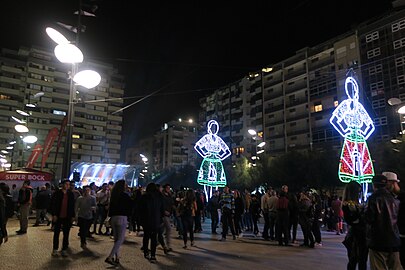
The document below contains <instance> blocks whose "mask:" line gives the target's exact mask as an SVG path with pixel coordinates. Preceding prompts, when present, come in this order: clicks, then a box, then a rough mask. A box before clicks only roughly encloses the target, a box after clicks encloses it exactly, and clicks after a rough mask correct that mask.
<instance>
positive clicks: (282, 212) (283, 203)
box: [276, 191, 289, 246]
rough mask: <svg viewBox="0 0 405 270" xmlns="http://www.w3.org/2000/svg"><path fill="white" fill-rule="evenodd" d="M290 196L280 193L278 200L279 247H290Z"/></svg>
mask: <svg viewBox="0 0 405 270" xmlns="http://www.w3.org/2000/svg"><path fill="white" fill-rule="evenodd" d="M287 196H288V194H287V193H285V192H284V191H281V192H280V197H279V198H278V200H277V204H276V211H277V218H276V223H277V225H276V226H277V230H276V232H277V236H276V238H277V241H278V245H279V246H282V245H283V244H284V245H286V246H288V236H289V231H288V225H289V212H288V204H289V200H288V197H287Z"/></svg>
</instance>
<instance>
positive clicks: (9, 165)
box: [3, 163, 11, 168]
mask: <svg viewBox="0 0 405 270" xmlns="http://www.w3.org/2000/svg"><path fill="white" fill-rule="evenodd" d="M3 167H4V168H10V167H11V164H10V163H6V164H3Z"/></svg>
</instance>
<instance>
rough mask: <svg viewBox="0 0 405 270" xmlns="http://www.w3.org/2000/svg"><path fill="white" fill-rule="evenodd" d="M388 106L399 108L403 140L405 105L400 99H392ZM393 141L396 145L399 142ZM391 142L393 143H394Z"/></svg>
mask: <svg viewBox="0 0 405 270" xmlns="http://www.w3.org/2000/svg"><path fill="white" fill-rule="evenodd" d="M388 104H389V105H391V106H397V108H398V109H397V111H396V112H397V113H398V114H399V124H400V128H401V139H402V138H404V135H405V134H404V127H403V123H404V119H403V115H405V103H404V102H402V101H401V100H400V99H399V98H390V99H389V100H388ZM393 140H395V142H394V143H397V142H398V140H397V139H396V138H394V139H393ZM393 140H391V141H393Z"/></svg>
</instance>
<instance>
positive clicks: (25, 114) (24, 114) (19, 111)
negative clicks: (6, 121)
mask: <svg viewBox="0 0 405 270" xmlns="http://www.w3.org/2000/svg"><path fill="white" fill-rule="evenodd" d="M15 111H16V112H17V113H19V114H21V115H23V116H30V114H29V113H26V112H24V111H22V110H15Z"/></svg>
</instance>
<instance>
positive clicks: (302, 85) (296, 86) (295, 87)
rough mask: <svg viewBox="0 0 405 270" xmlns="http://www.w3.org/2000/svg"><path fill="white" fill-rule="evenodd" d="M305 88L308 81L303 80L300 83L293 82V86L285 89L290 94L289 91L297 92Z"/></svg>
mask: <svg viewBox="0 0 405 270" xmlns="http://www.w3.org/2000/svg"><path fill="white" fill-rule="evenodd" d="M303 89H307V83H306V82H301V83H299V84H293V85H291V86H287V87H286V89H285V93H286V94H289V93H293V92H296V91H298V90H303Z"/></svg>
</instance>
